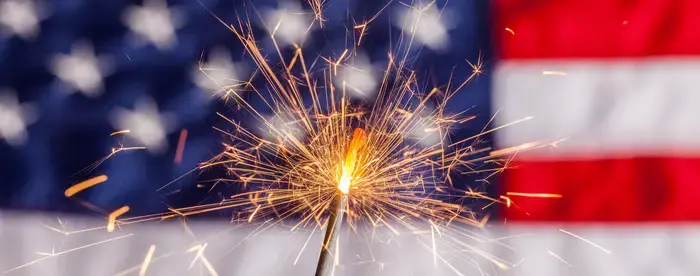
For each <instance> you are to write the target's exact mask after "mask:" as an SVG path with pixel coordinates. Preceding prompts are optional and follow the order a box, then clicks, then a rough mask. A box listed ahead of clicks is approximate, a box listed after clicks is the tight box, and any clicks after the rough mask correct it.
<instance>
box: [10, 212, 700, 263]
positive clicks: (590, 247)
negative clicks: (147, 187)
mask: <svg viewBox="0 0 700 276" xmlns="http://www.w3.org/2000/svg"><path fill="white" fill-rule="evenodd" d="M55 216H56V215H55V214H54V215H49V216H43V217H42V216H38V215H36V214H6V213H5V214H3V213H0V219H1V220H0V222H2V223H1V224H0V233H1V235H0V245H2V246H0V269H2V271H0V272H3V273H4V272H7V271H8V270H12V271H11V272H9V273H7V275H42V276H47V275H48V276H52V275H56V276H63V275H66V276H68V275H71V276H72V275H78V276H80V275H136V274H137V273H138V271H139V270H140V268H141V266H142V263H143V260H144V257H145V256H146V254H147V252H148V250H149V248H150V246H151V245H155V246H156V247H155V251H154V254H153V256H152V259H151V262H150V264H149V266H148V273H147V274H146V275H172V276H178V275H210V274H209V273H207V269H206V268H205V267H204V265H203V264H204V261H202V260H199V259H198V260H197V261H195V264H194V267H192V268H188V267H189V266H190V264H191V262H192V260H193V259H195V257H196V256H197V251H192V250H188V249H191V248H193V247H194V246H197V245H202V246H203V245H204V244H206V248H205V250H204V251H203V252H202V253H203V255H202V256H204V257H205V259H206V261H207V262H209V263H210V264H211V266H212V267H213V268H214V269H215V270H216V272H217V273H218V275H271V276H276V275H280V276H281V275H312V273H313V271H314V269H315V266H316V261H317V260H318V254H319V251H320V247H321V234H322V233H321V232H320V231H315V232H313V234H312V231H309V230H310V229H297V230H296V231H290V228H288V227H287V228H285V227H269V228H267V229H266V230H265V231H260V230H263V229H265V228H266V227H265V226H263V227H259V226H260V225H255V224H243V225H233V224H229V223H227V222H226V221H204V220H191V221H189V222H188V223H187V229H185V227H184V226H183V225H182V224H181V223H177V222H160V223H150V224H137V225H123V226H122V227H120V228H118V229H117V230H116V231H115V232H113V233H108V232H107V231H105V230H104V228H103V229H97V230H93V231H85V232H81V233H74V234H68V235H64V234H61V233H58V232H56V231H54V230H51V229H50V228H49V227H52V228H57V229H61V228H63V230H66V231H70V230H80V229H86V228H92V227H95V226H104V224H105V223H106V222H105V221H104V220H101V219H94V218H93V217H91V218H90V219H86V218H80V217H61V222H60V223H59V222H58V220H57V219H56V217H55ZM292 224H293V223H292ZM61 225H63V226H61ZM268 226H269V224H268ZM397 229H400V228H397ZM431 229H433V228H431V226H430V224H425V225H423V226H422V227H421V226H418V227H417V228H416V229H414V231H411V232H408V231H403V232H402V233H401V234H399V235H397V234H394V233H393V232H392V231H389V230H388V229H387V228H386V227H384V228H376V229H374V231H362V230H359V231H357V232H352V231H350V229H349V228H345V229H342V230H341V239H340V243H339V244H340V248H341V251H340V254H339V259H338V260H339V266H337V267H336V271H335V272H336V273H335V275H338V276H342V275H377V276H379V275H438V276H440V275H445V276H447V275H490V276H496V275H505V276H508V275H509V276H560V275H572V276H579V275H580V276H590V275H596V276H636V275H700V262H698V260H700V239H698V237H699V236H700V224H685V225H678V224H676V225H663V224H657V225H650V224H643V225H620V224H616V225H612V226H610V225H608V226H605V225H587V226H581V225H578V226H560V225H544V224H539V225H523V224H520V225H518V224H513V223H509V224H508V225H507V226H504V225H490V227H488V228H486V229H477V228H473V227H463V228H459V229H452V231H447V230H445V229H441V230H439V231H431ZM432 235H434V236H432ZM309 237H311V238H309ZM433 239H434V240H435V242H434V244H435V245H433ZM307 241H308V244H306V243H307ZM305 244H306V245H305ZM199 248H201V246H200V247H199ZM433 248H437V254H434V252H433V250H432V249H433ZM52 253H53V254H56V255H53V256H51V255H49V254H52ZM32 262H33V263H32ZM29 263H31V264H29ZM24 264H28V265H26V266H23V267H21V268H17V269H14V268H16V267H18V266H22V265H24ZM500 264H504V266H502V267H505V269H504V268H502V267H499V266H501V265H500ZM13 269H14V270H13Z"/></svg>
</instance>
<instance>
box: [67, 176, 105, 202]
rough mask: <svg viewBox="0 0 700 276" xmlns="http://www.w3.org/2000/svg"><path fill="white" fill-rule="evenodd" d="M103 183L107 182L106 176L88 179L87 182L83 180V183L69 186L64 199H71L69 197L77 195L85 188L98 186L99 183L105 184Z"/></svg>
mask: <svg viewBox="0 0 700 276" xmlns="http://www.w3.org/2000/svg"><path fill="white" fill-rule="evenodd" d="M105 181H107V176H106V175H104V174H103V175H100V176H96V177H93V178H90V179H88V180H85V181H83V182H80V183H78V184H75V185H73V186H70V188H68V189H66V191H65V192H64V194H65V195H66V197H71V196H73V195H75V194H77V193H79V192H80V191H82V190H85V189H87V188H90V187H92V186H95V185H97V184H100V183H102V182H105Z"/></svg>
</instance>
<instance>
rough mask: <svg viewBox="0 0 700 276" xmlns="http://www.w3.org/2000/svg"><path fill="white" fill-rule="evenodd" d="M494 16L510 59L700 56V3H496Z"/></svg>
mask: <svg viewBox="0 0 700 276" xmlns="http://www.w3.org/2000/svg"><path fill="white" fill-rule="evenodd" d="M494 13H495V14H494V16H495V18H496V19H495V20H496V24H495V25H496V26H497V28H496V30H495V31H496V34H495V37H496V39H497V40H498V42H497V43H496V44H497V47H498V49H497V52H498V55H499V57H500V58H504V59H530V58H543V59H546V58H611V57H620V58H621V57H643V56H660V55H698V54H700V33H698V26H700V1H698V0H638V1H629V0H495V9H494ZM505 28H509V29H511V30H512V31H513V32H514V33H515V34H514V35H513V34H511V33H510V32H509V31H507V30H505Z"/></svg>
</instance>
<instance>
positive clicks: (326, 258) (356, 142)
mask: <svg viewBox="0 0 700 276" xmlns="http://www.w3.org/2000/svg"><path fill="white" fill-rule="evenodd" d="M366 138H367V135H366V133H365V131H364V130H362V129H361V128H357V129H355V132H354V133H353V134H352V141H350V146H349V147H348V151H347V154H346V155H345V161H344V162H343V167H342V173H341V176H340V180H339V181H338V191H337V192H336V193H335V196H334V197H333V201H332V202H331V205H330V207H329V208H330V212H331V213H330V216H329V217H328V226H327V227H326V234H325V236H324V237H323V247H322V248H321V254H320V255H319V257H318V265H317V266H316V276H327V275H331V274H332V272H333V267H334V265H335V263H334V259H333V257H332V255H331V254H333V253H334V252H335V251H336V250H338V248H335V245H336V242H337V240H338V231H339V229H340V226H341V225H342V224H343V217H344V212H345V209H346V208H347V205H348V193H349V192H350V185H351V184H352V178H353V173H354V171H355V168H356V164H357V161H358V157H359V155H360V148H362V145H364V143H365V140H366Z"/></svg>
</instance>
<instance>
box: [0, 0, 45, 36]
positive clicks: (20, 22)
mask: <svg viewBox="0 0 700 276" xmlns="http://www.w3.org/2000/svg"><path fill="white" fill-rule="evenodd" d="M42 14H43V10H42V6H41V5H37V3H34V1H30V0H4V1H1V2H0V26H2V27H3V29H5V31H7V32H9V33H10V34H13V35H18V36H20V37H21V38H23V39H32V38H34V37H36V35H37V34H39V22H40V21H41V19H43V18H42V16H41V15H42Z"/></svg>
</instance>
